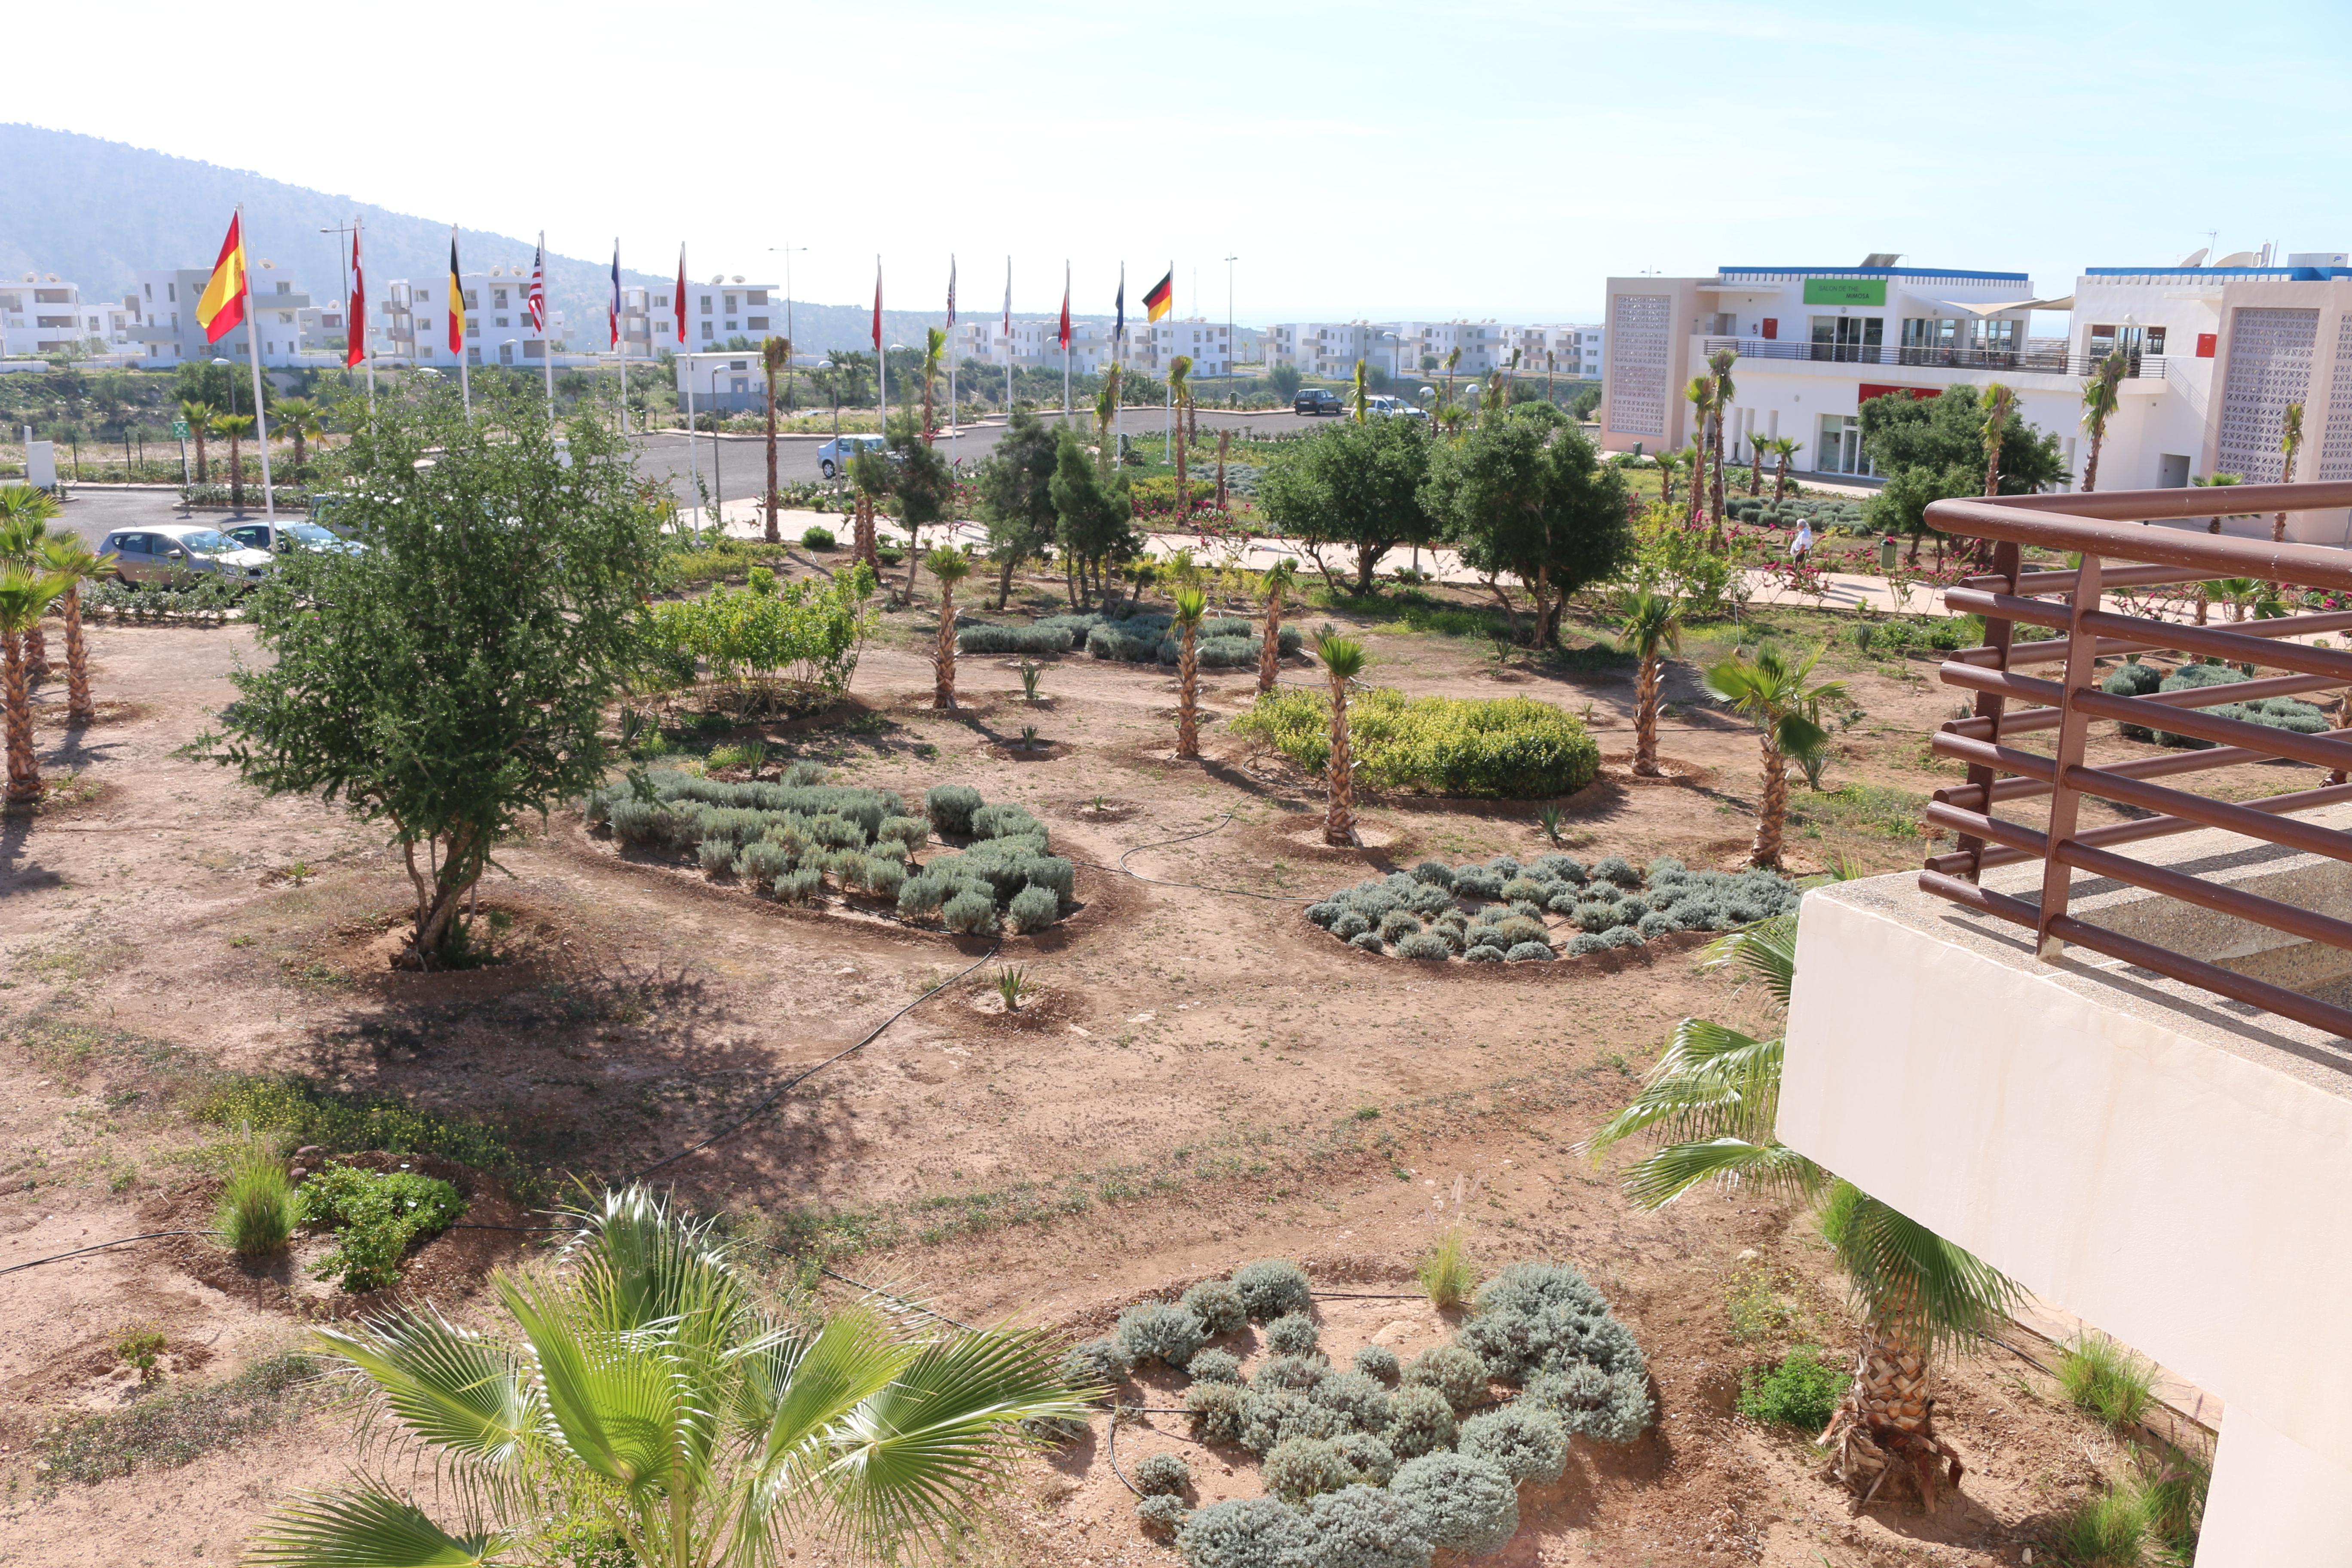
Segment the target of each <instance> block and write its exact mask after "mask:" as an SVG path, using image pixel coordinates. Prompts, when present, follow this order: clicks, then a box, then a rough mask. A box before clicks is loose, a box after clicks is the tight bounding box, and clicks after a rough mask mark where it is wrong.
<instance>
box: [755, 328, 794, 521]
mask: <svg viewBox="0 0 2352 1568" xmlns="http://www.w3.org/2000/svg"><path fill="white" fill-rule="evenodd" d="M760 363H761V364H762V365H764V366H766V367H767V372H768V542H769V543H771V544H775V543H779V542H782V539H783V535H782V534H781V533H779V532H778V531H776V505H777V500H778V498H777V495H776V372H777V371H779V370H782V369H785V368H787V367H789V366H790V365H791V364H792V363H793V340H792V339H790V338H763V339H761V342H760Z"/></svg>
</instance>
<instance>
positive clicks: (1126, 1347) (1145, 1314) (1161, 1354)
mask: <svg viewBox="0 0 2352 1568" xmlns="http://www.w3.org/2000/svg"><path fill="white" fill-rule="evenodd" d="M1111 1337H1112V1338H1113V1339H1114V1340H1115V1341H1116V1342H1118V1353H1119V1354H1121V1355H1123V1356H1125V1357H1126V1358H1127V1359H1128V1362H1129V1363H1130V1364H1133V1363H1139V1362H1147V1361H1161V1362H1166V1363H1168V1364H1169V1365H1170V1366H1177V1367H1181V1366H1182V1365H1183V1364H1184V1363H1187V1362H1189V1361H1191V1360H1192V1353H1193V1352H1195V1351H1197V1350H1199V1349H1200V1348H1201V1346H1202V1343H1203V1342H1206V1341H1207V1339H1208V1337H1209V1336H1208V1332H1207V1331H1205V1330H1204V1329H1202V1327H1201V1320H1200V1319H1198V1318H1196V1317H1194V1316H1193V1315H1192V1309H1190V1308H1188V1307H1179V1306H1177V1305H1175V1304H1173V1303H1172V1302H1168V1301H1140V1302H1138V1303H1137V1304H1136V1305H1134V1306H1132V1307H1129V1309H1128V1310H1126V1311H1124V1312H1121V1313H1120V1314H1119V1315H1118V1328H1117V1329H1116V1330H1115V1331H1113V1332H1112V1335H1111Z"/></svg>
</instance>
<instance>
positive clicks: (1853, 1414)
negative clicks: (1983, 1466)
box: [1821, 1323, 1962, 1512]
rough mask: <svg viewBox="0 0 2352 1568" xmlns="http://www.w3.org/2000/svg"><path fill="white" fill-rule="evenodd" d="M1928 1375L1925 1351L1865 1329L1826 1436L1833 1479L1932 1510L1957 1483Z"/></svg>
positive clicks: (1879, 1329)
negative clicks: (1939, 1431) (1941, 1435)
mask: <svg viewBox="0 0 2352 1568" xmlns="http://www.w3.org/2000/svg"><path fill="white" fill-rule="evenodd" d="M1928 1370H1929V1358H1928V1354H1927V1350H1926V1348H1925V1347H1924V1346H1921V1345H1918V1344H1916V1343H1914V1342H1910V1341H1909V1340H1907V1339H1906V1338H1905V1337H1903V1336H1901V1335H1899V1334H1896V1333H1893V1332H1890V1331H1887V1330H1886V1329H1885V1328H1884V1327H1883V1326H1881V1325H1879V1324H1876V1323H1868V1324H1865V1325H1864V1328H1863V1331H1862V1348H1861V1351H1860V1352H1859V1354H1858V1355H1857V1356H1856V1358H1855V1363H1854V1373H1853V1384H1851V1385H1850V1386H1849V1387H1848V1388H1847V1390H1846V1395H1845V1399H1844V1400H1843V1402H1842V1403H1841V1404H1840V1405H1838V1412H1837V1415H1835V1416H1834V1417H1832V1420H1831V1422H1830V1425H1829V1428H1828V1430H1827V1431H1824V1432H1823V1433H1822V1436H1821V1442H1822V1445H1823V1446H1824V1447H1829V1448H1830V1450H1831V1452H1830V1463H1829V1474H1830V1475H1831V1476H1832V1478H1834V1479H1837V1480H1839V1481H1842V1482H1843V1483H1844V1485H1845V1486H1846V1487H1847V1488H1848V1489H1851V1490H1853V1491H1854V1492H1855V1493H1857V1494H1859V1495H1861V1496H1862V1497H1864V1499H1865V1500H1871V1499H1876V1498H1880V1497H1886V1498H1889V1499H1900V1498H1904V1497H1906V1496H1910V1497H1916V1498H1917V1499H1918V1500H1919V1501H1920V1503H1921V1504H1922V1505H1923V1506H1925V1507H1926V1508H1927V1510H1928V1511H1930V1512H1933V1511H1934V1510H1935V1507H1936V1497H1937V1491H1938V1490H1939V1489H1941V1490H1949V1489H1955V1488H1957V1487H1958V1485H1959V1482H1960V1476H1961V1473H1962V1468H1961V1465H1960V1457H1959V1456H1958V1454H1956V1453H1954V1452H1953V1451H1952V1449H1951V1447H1950V1446H1949V1445H1948V1444H1946V1443H1945V1442H1943V1441H1942V1440H1941V1439H1940V1438H1938V1437H1937V1436H1936V1401H1935V1397H1934V1395H1932V1394H1929V1393H1928V1384H1927V1374H1928ZM1938 1471H1941V1472H1942V1474H1941V1475H1940V1476H1939V1475H1938V1474H1937V1472H1938Z"/></svg>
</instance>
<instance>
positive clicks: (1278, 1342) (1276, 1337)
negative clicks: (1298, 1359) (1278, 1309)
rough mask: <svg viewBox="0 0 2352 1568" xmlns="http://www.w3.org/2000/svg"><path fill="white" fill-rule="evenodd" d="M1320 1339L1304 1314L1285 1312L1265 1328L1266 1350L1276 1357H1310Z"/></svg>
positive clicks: (1309, 1319) (1313, 1324) (1313, 1322)
mask: <svg viewBox="0 0 2352 1568" xmlns="http://www.w3.org/2000/svg"><path fill="white" fill-rule="evenodd" d="M1322 1339H1323V1336H1322V1335H1321V1334H1319V1333H1318V1332H1317V1331H1316V1329H1315V1320H1313V1319H1312V1318H1309V1317H1308V1316H1307V1314H1306V1313H1304V1312H1286V1313H1284V1314H1283V1315H1282V1316H1281V1317H1279V1318H1276V1319H1275V1321H1272V1322H1270V1323H1268V1324H1267V1325H1266V1326H1265V1343H1266V1348H1267V1349H1269V1350H1271V1351H1273V1352H1274V1353H1275V1354H1276V1355H1311V1354H1313V1353H1314V1352H1315V1347H1316V1346H1317V1345H1318V1344H1319V1343H1321V1342H1322Z"/></svg>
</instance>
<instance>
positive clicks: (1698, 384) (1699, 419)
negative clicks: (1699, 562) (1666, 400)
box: [1683, 375, 1715, 528]
mask: <svg viewBox="0 0 2352 1568" xmlns="http://www.w3.org/2000/svg"><path fill="white" fill-rule="evenodd" d="M1683 395H1684V396H1685V397H1687V398H1689V399H1690V405H1691V430H1692V434H1691V445H1690V453H1691V480H1690V518H1689V522H1690V526H1691V527H1693V528H1696V527H1697V526H1698V525H1699V521H1700V519H1701V516H1702V514H1703V513H1704V512H1705V511H1706V421H1707V416H1708V415H1710V414H1712V413H1714V412H1715V383H1714V382H1713V381H1712V380H1711V379H1709V378H1708V377H1706V376H1704V375H1695V376H1693V377H1691V383H1690V384H1689V385H1688V386H1686V387H1685V388H1683Z"/></svg>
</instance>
